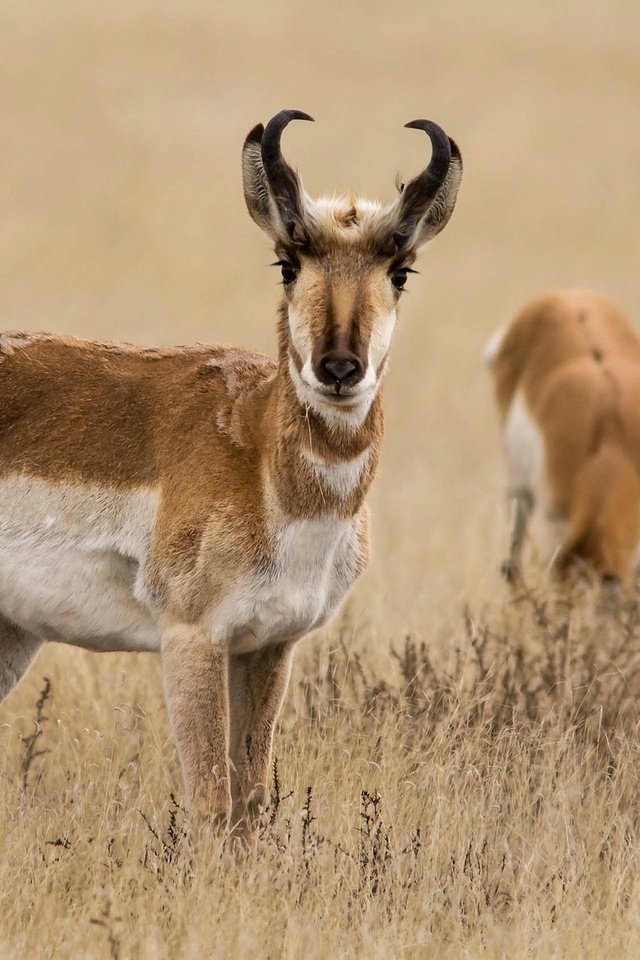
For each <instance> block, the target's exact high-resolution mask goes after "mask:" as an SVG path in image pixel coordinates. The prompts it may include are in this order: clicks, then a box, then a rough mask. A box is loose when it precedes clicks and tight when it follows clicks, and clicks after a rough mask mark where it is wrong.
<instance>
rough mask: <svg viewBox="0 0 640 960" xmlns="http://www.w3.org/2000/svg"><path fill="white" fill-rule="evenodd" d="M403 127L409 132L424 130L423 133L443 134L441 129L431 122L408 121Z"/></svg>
mask: <svg viewBox="0 0 640 960" xmlns="http://www.w3.org/2000/svg"><path fill="white" fill-rule="evenodd" d="M405 127H408V128H409V129H410V130H424V132H425V133H429V132H430V131H433V132H434V133H442V134H444V130H443V129H442V127H441V126H440V125H439V124H438V123H435V121H433V120H410V121H409V123H405Z"/></svg>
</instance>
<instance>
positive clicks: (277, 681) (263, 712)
mask: <svg viewBox="0 0 640 960" xmlns="http://www.w3.org/2000/svg"><path fill="white" fill-rule="evenodd" d="M293 647H294V643H293V641H290V642H288V643H280V644H273V645H270V646H267V647H264V648H263V649H262V650H256V651H254V652H252V653H243V654H237V655H236V656H230V657H229V699H230V710H231V738H230V745H229V756H230V760H231V787H232V796H233V810H232V815H231V817H232V822H233V824H236V825H238V826H240V828H241V829H247V828H248V827H250V826H252V825H253V823H254V822H255V820H256V818H257V816H258V815H259V813H260V809H261V808H263V807H264V806H265V805H266V802H267V783H268V779H269V767H270V762H271V746H272V743H273V729H274V726H275V722H276V719H277V716H278V714H279V712H280V707H281V705H282V701H283V699H284V695H285V693H286V689H287V685H288V683H289V673H290V671H291V655H292V651H293Z"/></svg>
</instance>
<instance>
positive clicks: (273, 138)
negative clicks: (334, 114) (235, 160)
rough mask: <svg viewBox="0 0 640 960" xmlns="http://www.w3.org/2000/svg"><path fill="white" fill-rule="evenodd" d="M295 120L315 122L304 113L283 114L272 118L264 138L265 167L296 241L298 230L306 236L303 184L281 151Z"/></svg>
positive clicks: (290, 233) (294, 111)
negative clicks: (284, 132)
mask: <svg viewBox="0 0 640 960" xmlns="http://www.w3.org/2000/svg"><path fill="white" fill-rule="evenodd" d="M292 120H313V117H310V116H309V114H308V113H302V111H301V110H281V111H280V113H277V114H276V115H275V117H272V119H271V120H269V123H268V124H267V126H266V127H265V131H264V133H263V135H262V164H263V166H264V172H265V174H266V176H267V181H268V184H269V189H270V190H271V194H272V196H273V199H274V201H275V203H276V206H277V207H278V211H279V213H280V216H281V217H282V220H283V222H284V225H285V229H286V230H287V233H288V234H289V236H290V237H292V238H293V239H296V237H295V233H296V227H299V228H300V229H301V230H302V232H304V229H303V226H302V225H303V220H304V216H303V211H302V202H301V198H300V181H299V180H298V176H297V174H296V172H295V171H294V170H292V169H291V167H290V166H289V164H288V163H287V161H286V160H285V159H284V157H283V156H282V151H281V149H280V138H281V136H282V131H283V130H284V128H285V127H286V126H287V125H288V124H289V123H290V122H291V121H292Z"/></svg>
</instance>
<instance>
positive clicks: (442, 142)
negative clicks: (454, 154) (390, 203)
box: [394, 120, 451, 248]
mask: <svg viewBox="0 0 640 960" xmlns="http://www.w3.org/2000/svg"><path fill="white" fill-rule="evenodd" d="M405 126H406V127H410V128H411V129H412V130H424V132H425V133H426V134H427V136H428V137H429V139H430V140H431V151H432V152H431V160H430V162H429V166H428V167H427V168H426V170H423V171H422V173H420V174H418V176H417V177H414V179H413V180H411V181H410V182H409V183H407V185H406V186H405V187H404V189H403V191H402V194H401V195H400V198H399V200H398V212H397V220H396V224H395V232H394V240H395V243H396V246H397V247H398V248H401V247H402V246H404V244H406V243H407V242H408V241H409V240H410V238H411V237H412V236H413V233H414V231H415V229H416V227H417V225H418V223H419V222H420V220H421V219H422V218H423V217H424V216H425V214H426V213H427V211H428V210H429V207H430V206H431V204H432V203H433V201H434V200H435V198H436V196H437V194H438V191H439V190H440V188H441V187H442V185H443V184H444V182H445V180H446V178H447V173H448V172H449V167H450V165H451V142H450V140H449V137H448V136H447V135H446V133H445V132H444V130H443V129H442V127H439V126H438V124H437V123H434V122H433V121H432V120H411V122H410V123H406V124H405Z"/></svg>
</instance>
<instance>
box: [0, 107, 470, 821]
mask: <svg viewBox="0 0 640 960" xmlns="http://www.w3.org/2000/svg"><path fill="white" fill-rule="evenodd" d="M293 119H302V120H310V119H311V118H310V117H308V116H307V115H306V114H303V113H298V112H297V111H293V110H285V111H283V112H281V113H279V114H278V115H277V116H275V117H274V118H273V119H272V120H271V121H270V122H269V124H268V125H267V127H266V129H264V128H263V127H262V125H259V126H257V127H255V128H254V129H253V130H252V131H251V133H250V134H249V136H248V137H247V139H246V141H245V144H244V150H243V157H242V168H243V175H244V190H245V198H246V202H247V206H248V208H249V212H250V214H251V216H252V217H253V219H254V220H255V221H256V223H257V224H258V225H259V226H260V227H261V228H262V229H263V230H264V231H265V232H266V233H267V234H268V236H269V237H270V238H271V240H272V242H273V243H274V246H275V250H276V255H277V257H278V265H279V266H280V267H281V270H282V280H283V284H284V292H283V293H284V295H283V298H282V303H281V306H280V311H279V322H278V360H277V362H274V361H272V360H270V359H269V358H267V357H264V356H260V355H257V354H253V353H247V352H245V351H242V350H236V349H234V348H230V347H207V346H199V347H193V348H192V347H178V348H175V349H171V350H145V349H140V348H137V347H133V346H127V345H121V344H104V343H94V342H88V341H82V340H75V339H71V338H63V337H57V336H49V335H31V334H4V335H2V336H0V699H2V697H4V696H5V695H6V694H7V693H8V692H9V690H10V689H11V688H12V687H13V686H14V684H15V683H16V682H17V681H18V679H19V678H20V677H21V675H22V674H23V673H24V671H25V670H26V669H27V667H28V665H29V663H30V661H31V660H32V658H33V656H34V654H35V653H36V651H37V650H38V648H39V647H40V646H41V644H42V643H44V642H46V641H48V640H58V641H63V642H66V643H70V644H75V645H78V646H82V647H86V648H88V649H92V650H97V651H103V650H134V651H140V650H155V651H158V650H160V651H161V652H162V664H163V672H164V681H165V689H166V698H167V703H168V707H169V713H170V716H171V721H172V725H173V729H174V733H175V737H176V740H177V743H178V747H179V752H180V757H181V762H182V769H183V775H184V779H185V786H186V791H187V794H188V797H189V801H190V805H191V808H192V811H193V813H194V815H195V816H196V818H198V819H204V820H208V819H215V820H218V821H220V822H223V823H226V822H227V820H228V818H229V815H231V818H232V822H234V823H237V822H239V821H243V822H245V823H246V822H249V821H250V820H251V819H252V818H253V816H254V815H255V813H256V811H257V810H258V809H259V806H260V805H261V804H262V803H263V802H264V800H265V795H266V781H267V777H268V768H269V758H270V751H271V741H272V734H273V726H274V722H275V719H276V717H277V714H278V711H279V709H280V704H281V702H282V699H283V696H284V693H285V689H286V686H287V680H288V676H289V667H290V660H291V653H292V649H293V646H294V644H295V642H296V641H297V640H299V639H300V638H301V637H302V636H303V635H304V634H306V633H307V632H308V631H309V630H312V629H314V628H315V627H318V626H320V624H323V623H325V622H326V621H327V619H328V618H329V617H330V616H331V615H332V614H333V613H334V612H335V610H336V608H337V607H338V605H339V604H340V602H341V600H342V599H343V597H344V595H345V593H346V591H347V590H348V588H349V587H350V585H351V584H352V583H353V581H354V580H355V579H356V577H357V576H358V575H359V574H360V573H361V571H362V570H363V569H364V567H365V565H366V563H367V556H368V532H367V530H368V512H367V507H366V504H365V496H366V493H367V490H368V489H369V485H370V484H371V481H372V478H373V475H374V472H375V469H376V464H377V461H378V453H379V447H380V442H381V439H382V427H383V416H382V396H381V389H380V388H381V383H382V379H383V376H384V373H385V369H386V365H387V355H388V350H389V345H390V341H391V335H392V333H393V329H394V325H395V321H396V310H397V304H398V299H399V297H400V292H401V291H402V290H403V288H404V285H405V281H406V278H407V274H408V273H410V272H411V265H412V263H413V261H414V259H415V256H416V253H417V251H418V249H419V248H420V247H421V246H422V245H423V244H424V243H426V242H427V241H428V240H430V239H431V238H432V237H434V236H435V235H436V234H437V233H438V232H439V231H440V230H441V229H442V228H443V227H444V226H445V224H446V223H447V221H448V220H449V217H450V216H451V213H452V211H453V208H454V205H455V201H456V194H457V191H458V185H459V182H460V176H461V172H462V164H461V159H460V153H459V151H458V149H457V147H456V145H455V144H454V143H453V141H451V140H449V138H448V137H447V136H446V135H445V134H444V133H443V131H442V130H441V129H440V128H439V127H438V126H437V125H436V124H434V123H431V122H429V121H427V120H415V121H413V123H409V124H407V126H409V127H415V128H417V129H420V130H423V131H424V132H426V133H427V134H428V136H429V138H430V140H431V144H432V157H431V161H430V163H429V166H428V167H427V168H426V170H424V171H423V172H422V173H420V174H419V175H418V176H417V177H416V178H415V179H414V180H412V181H411V182H410V183H408V184H407V185H406V187H405V188H404V190H403V191H402V192H401V195H400V196H399V197H398V199H397V201H396V202H394V203H393V204H391V205H389V206H386V207H383V206H381V205H379V204H377V203H371V202H367V201H362V200H357V199H352V198H343V199H321V200H318V201H314V200H312V199H310V198H309V197H308V196H307V194H306V193H305V192H304V190H303V189H302V186H301V183H300V181H299V179H298V176H297V174H296V173H295V172H294V171H293V170H292V169H291V167H290V166H289V165H288V164H287V163H286V161H285V160H284V158H283V156H282V154H281V152H280V137H281V134H282V131H283V129H284V128H285V126H286V125H287V124H288V123H289V121H290V120H293Z"/></svg>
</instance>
